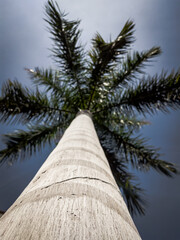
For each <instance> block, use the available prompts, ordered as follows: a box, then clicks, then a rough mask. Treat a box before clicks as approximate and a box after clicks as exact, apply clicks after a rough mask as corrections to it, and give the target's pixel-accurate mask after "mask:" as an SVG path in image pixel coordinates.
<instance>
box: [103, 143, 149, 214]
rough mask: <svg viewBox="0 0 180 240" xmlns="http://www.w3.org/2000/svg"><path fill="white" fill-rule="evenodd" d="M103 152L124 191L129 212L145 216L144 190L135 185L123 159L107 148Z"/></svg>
mask: <svg viewBox="0 0 180 240" xmlns="http://www.w3.org/2000/svg"><path fill="white" fill-rule="evenodd" d="M102 144H103V143H102ZM103 150H104V152H105V154H106V157H107V159H108V161H109V164H110V167H111V170H112V173H113V175H114V177H115V180H116V183H117V185H118V186H119V188H120V189H121V191H122V194H123V197H124V199H125V201H126V203H127V207H128V209H129V212H130V213H131V214H132V215H136V214H137V213H138V214H140V215H144V214H145V206H146V202H145V200H144V197H143V191H144V190H143V189H141V188H140V187H139V186H138V185H137V184H135V182H134V183H133V180H134V176H133V175H132V174H130V173H128V171H127V166H126V165H125V162H124V161H123V159H122V158H121V160H120V159H119V157H118V156H117V155H116V154H114V153H112V152H110V151H109V150H108V149H107V148H106V147H103Z"/></svg>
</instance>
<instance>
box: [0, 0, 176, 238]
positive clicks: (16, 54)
mask: <svg viewBox="0 0 180 240" xmlns="http://www.w3.org/2000/svg"><path fill="white" fill-rule="evenodd" d="M45 2H46V1H45V0H38V1H35V0H31V1H23V0H16V1H10V0H1V1H0V36H1V38H0V56H1V57H0V72H1V78H0V84H2V82H4V81H5V80H7V79H8V78H10V79H12V80H13V79H15V78H17V79H18V80H19V81H21V82H23V83H24V84H25V85H27V86H30V80H29V79H28V76H27V74H26V72H25V71H24V70H23V68H24V67H28V68H34V67H36V66H39V67H50V66H51V67H55V64H54V63H53V61H52V60H51V59H50V58H49V55H50V51H49V50H48V48H50V47H51V40H50V38H49V34H48V32H47V31H46V26H47V25H46V23H45V22H44V21H43V17H44V10H43V8H44V3H45ZM58 3H59V5H60V7H61V9H62V10H65V11H66V12H68V13H69V15H68V16H69V19H81V20H82V21H81V25H80V27H81V29H82V30H83V32H82V42H83V43H85V44H86V49H89V47H90V43H91V38H92V37H93V36H94V34H95V33H96V32H97V31H98V32H99V33H100V34H101V35H102V36H103V37H104V39H105V40H109V39H110V37H111V38H112V39H113V38H115V37H116V35H117V34H118V33H119V32H120V30H121V28H122V27H123V25H124V23H125V22H126V21H127V19H133V20H134V22H135V23H136V32H135V37H136V39H137V41H136V43H135V44H134V49H136V50H145V49H148V48H151V47H152V46H154V45H159V46H161V48H162V51H163V54H162V55H161V56H160V57H158V58H157V59H156V61H155V62H154V63H153V64H152V66H150V67H149V68H147V72H148V73H150V74H152V75H153V74H154V73H160V72H161V70H162V69H165V70H167V71H170V70H171V69H172V68H175V69H176V70H177V69H178V67H180V44H179V42H180V29H179V24H180V16H179V12H180V4H179V1H178V0H171V1H168V0H156V1H155V0H151V1H150V0H146V1H143V0H126V1H125V0H113V1H110V0H91V1H87V0H76V1H72V0H66V1H62V0H61V1H59V0H58ZM148 120H150V121H151V123H152V124H151V126H149V127H146V128H145V129H143V133H144V135H145V136H147V137H148V138H151V140H150V143H151V144H153V145H155V146H157V147H160V148H161V152H162V153H163V154H164V159H165V160H167V161H172V162H175V163H176V164H178V165H180V162H179V155H180V150H179V149H180V111H177V112H172V113H171V114H170V115H164V114H161V113H160V114H159V115H158V116H155V117H148ZM15 127H18V126H15ZM0 128H1V129H0V133H5V132H8V131H10V130H12V129H14V126H10V127H5V126H4V125H2V124H1V125H0ZM1 147H2V143H1ZM49 151H50V148H46V149H45V151H43V152H42V153H40V154H39V155H38V154H37V155H36V157H32V158H31V159H29V160H26V161H24V162H22V163H17V164H15V165H14V166H12V167H5V166H4V167H3V168H1V169H0V209H2V210H6V209H7V208H8V207H9V206H10V205H11V204H12V203H13V201H14V200H15V199H16V198H17V197H18V195H19V194H20V193H21V191H22V190H23V189H24V187H25V186H26V185H27V184H28V182H29V181H30V180H31V179H32V177H33V176H34V174H35V173H36V171H37V170H38V168H39V167H40V165H41V164H42V163H43V161H44V160H45V159H46V157H47V156H48V153H49ZM139 177H140V180H141V183H142V186H143V187H144V188H145V189H146V193H147V195H146V198H147V200H148V203H149V207H148V208H147V214H146V216H144V217H136V218H135V219H134V220H135V223H136V225H137V227H138V230H139V232H140V234H141V235H142V238H143V239H147V240H148V239H153V240H156V239H157V240H161V239H163V240H166V239H173V240H176V239H177V240H178V239H179V235H180V229H179V216H180V207H179V202H180V191H179V184H180V177H179V176H177V177H175V179H173V180H172V179H168V178H165V177H164V176H161V175H158V174H156V173H154V172H150V173H148V174H146V175H145V174H141V175H139Z"/></svg>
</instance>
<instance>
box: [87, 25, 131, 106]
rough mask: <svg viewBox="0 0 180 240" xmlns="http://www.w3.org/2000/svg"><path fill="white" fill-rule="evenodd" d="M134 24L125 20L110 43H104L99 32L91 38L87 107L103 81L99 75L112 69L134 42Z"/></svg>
mask: <svg viewBox="0 0 180 240" xmlns="http://www.w3.org/2000/svg"><path fill="white" fill-rule="evenodd" d="M134 26H135V25H134V23H133V22H132V21H127V22H126V24H125V25H124V27H123V29H122V31H121V32H120V34H119V35H118V36H117V38H116V39H115V40H114V41H112V42H110V43H106V42H105V41H104V40H103V38H102V37H101V35H100V34H99V33H97V34H96V36H95V38H94V39H93V48H92V50H91V51H90V52H89V56H90V59H91V62H90V66H89V69H90V70H89V71H90V75H91V76H90V78H89V92H90V97H89V103H88V109H90V106H91V103H92V101H93V100H94V92H95V91H96V90H97V87H99V86H101V85H102V83H103V81H102V79H101V77H102V76H103V75H104V74H105V73H107V72H109V71H110V70H112V68H113V67H114V64H115V63H116V61H117V60H118V59H119V57H120V55H122V54H125V53H126V52H127V49H128V48H129V46H130V44H132V43H133V42H134V37H133V33H134Z"/></svg>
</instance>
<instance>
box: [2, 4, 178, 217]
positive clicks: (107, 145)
mask: <svg viewBox="0 0 180 240" xmlns="http://www.w3.org/2000/svg"><path fill="white" fill-rule="evenodd" d="M45 12H46V18H45V21H46V22H47V24H48V26H49V27H48V30H49V32H50V33H51V36H52V41H53V46H52V57H53V59H54V60H55V62H56V63H57V66H58V67H57V70H54V69H43V68H38V67H37V68H35V69H26V71H27V72H28V73H29V75H30V78H31V81H32V83H33V84H34V86H35V88H34V89H32V90H30V89H29V87H28V88H27V87H23V86H22V84H21V83H20V82H19V81H17V80H16V81H11V80H8V81H7V82H5V83H4V84H3V86H2V94H1V97H0V121H1V122H6V123H9V124H15V123H20V124H22V125H26V127H27V129H26V130H16V131H15V132H13V133H9V134H5V135H4V138H3V140H4V142H5V144H6V147H5V148H4V149H2V150H1V151H0V163H1V164H3V163H8V162H11V163H13V162H15V161H17V160H18V159H20V158H25V157H26V155H27V154H28V155H32V154H33V153H35V152H36V151H38V150H40V149H41V147H42V146H45V144H46V143H47V142H49V143H50V142H52V141H56V139H57V138H58V137H59V136H61V135H62V134H63V132H64V131H65V129H66V128H67V127H68V125H69V124H70V122H71V121H72V119H73V118H74V117H75V116H76V114H77V112H78V111H80V110H89V111H90V112H91V113H92V118H93V122H94V124H95V127H96V130H97V133H98V136H99V139H100V142H101V145H102V147H103V149H104V152H105V154H106V156H107V159H108V161H109V164H110V167H111V170H112V172H113V175H114V177H115V179H116V182H117V184H118V186H119V187H120V189H121V190H122V193H123V195H124V197H125V200H126V202H127V205H128V208H129V210H130V212H131V213H139V214H144V212H145V208H144V206H145V201H144V199H143V189H141V188H140V187H139V185H137V184H136V181H134V180H135V176H134V175H133V173H131V172H130V170H129V166H130V164H131V165H132V166H133V167H134V168H136V169H137V170H139V171H145V172H146V171H149V170H150V169H155V170H156V171H158V172H160V173H162V174H164V175H166V176H169V177H170V176H173V175H174V174H176V173H177V169H176V167H175V166H174V165H173V163H170V162H166V161H163V160H162V159H161V156H160V154H159V152H158V149H156V148H154V147H153V146H149V145H148V143H147V141H146V139H144V138H143V137H142V136H141V135H140V134H139V135H138V132H139V130H140V128H141V127H142V126H143V125H146V124H148V121H146V120H143V119H141V118H142V116H144V117H146V116H147V114H156V113H157V112H158V111H162V112H168V111H169V110H170V109H178V108H179V107H180V71H177V72H176V71H172V72H171V73H165V72H161V73H159V74H157V75H155V76H149V75H147V74H146V73H145V66H146V65H148V63H150V62H152V61H153V59H154V58H155V57H157V56H158V55H159V54H161V49H160V47H157V46H154V47H152V48H150V49H148V50H145V51H142V52H138V51H132V48H131V47H132V44H133V43H134V41H135V38H134V30H135V24H134V22H133V21H131V20H128V21H127V22H126V23H125V25H124V27H123V28H122V30H121V31H120V33H119V34H118V35H117V37H116V38H115V39H114V40H110V41H108V42H106V41H105V40H104V39H103V37H102V36H101V35H100V34H99V33H96V34H95V36H94V38H93V39H92V47H91V49H90V50H89V51H87V50H85V48H84V46H83V45H82V44H81V42H80V35H81V31H80V30H79V24H80V21H69V20H68V19H67V14H65V13H64V12H62V11H61V10H60V8H59V6H58V4H57V3H56V2H53V1H51V0H50V1H47V3H46V5H45Z"/></svg>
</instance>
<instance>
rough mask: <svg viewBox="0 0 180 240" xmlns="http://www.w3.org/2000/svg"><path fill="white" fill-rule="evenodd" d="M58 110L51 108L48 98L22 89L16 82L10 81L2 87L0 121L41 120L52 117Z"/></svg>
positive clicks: (37, 92) (36, 92) (22, 121)
mask: <svg viewBox="0 0 180 240" xmlns="http://www.w3.org/2000/svg"><path fill="white" fill-rule="evenodd" d="M55 112H58V113H59V112H60V110H59V109H55V108H53V106H51V103H50V101H49V99H48V97H47V96H46V95H45V94H42V93H40V92H39V90H38V88H37V89H36V91H35V92H32V91H30V90H29V89H28V88H25V87H22V85H21V83H19V82H18V81H10V80H8V81H7V82H5V83H4V85H3V86H2V96H1V97H0V121H3V122H6V121H7V120H9V122H16V121H17V122H21V123H25V122H27V121H30V120H39V121H40V120H41V119H43V118H44V117H45V116H48V117H50V116H53V114H54V113H55Z"/></svg>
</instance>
